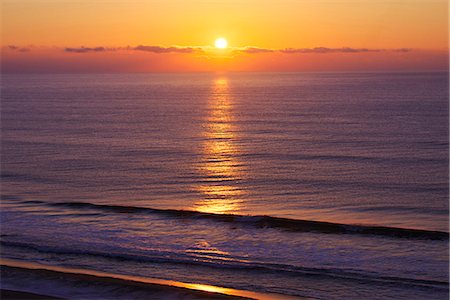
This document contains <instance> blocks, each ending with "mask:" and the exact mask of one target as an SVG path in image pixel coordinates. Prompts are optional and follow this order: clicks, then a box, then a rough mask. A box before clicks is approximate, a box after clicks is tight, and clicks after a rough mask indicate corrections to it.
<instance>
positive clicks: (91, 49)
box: [64, 47, 114, 53]
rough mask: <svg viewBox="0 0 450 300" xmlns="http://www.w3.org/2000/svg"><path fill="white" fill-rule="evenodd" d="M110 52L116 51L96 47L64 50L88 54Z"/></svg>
mask: <svg viewBox="0 0 450 300" xmlns="http://www.w3.org/2000/svg"><path fill="white" fill-rule="evenodd" d="M108 50H114V49H107V48H105V47H94V48H88V47H80V48H64V51H65V52H73V53H87V52H105V51H108Z"/></svg>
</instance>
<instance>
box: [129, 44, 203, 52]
mask: <svg viewBox="0 0 450 300" xmlns="http://www.w3.org/2000/svg"><path fill="white" fill-rule="evenodd" d="M131 49H133V50H137V51H145V52H152V53H194V52H201V51H202V50H201V48H200V47H178V46H171V47H161V46H144V45H139V46H137V47H134V48H131Z"/></svg>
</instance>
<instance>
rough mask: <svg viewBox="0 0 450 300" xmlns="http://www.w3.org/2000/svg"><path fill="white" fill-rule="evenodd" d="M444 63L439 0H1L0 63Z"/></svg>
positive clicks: (47, 67) (399, 66)
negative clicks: (222, 43) (218, 44)
mask: <svg viewBox="0 0 450 300" xmlns="http://www.w3.org/2000/svg"><path fill="white" fill-rule="evenodd" d="M219 37H224V38H225V39H226V40H227V41H228V47H227V48H226V49H216V48H215V47H214V41H215V40H216V39H217V38H219ZM447 68H448V7H447V1H445V0H395V1H393V0H389V1H388V0H327V1H325V0H319V1H306V0H279V1H278V0H259V1H257V0H246V1H238V0H228V1H225V0H189V1H188V0H173V1H163V0H155V1H150V0H148V1H144V0H130V1H125V0H98V1H88V0H77V1H74V0H20V1H19V0H4V1H2V69H3V71H4V72H152V71H158V72H159V71H169V72H179V71H347V70H358V71H365V70H377V71H382V70H400V71H401V70H444V69H447Z"/></svg>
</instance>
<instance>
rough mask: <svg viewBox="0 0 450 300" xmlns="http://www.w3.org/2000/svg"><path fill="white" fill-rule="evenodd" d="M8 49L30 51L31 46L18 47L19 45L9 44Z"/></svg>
mask: <svg viewBox="0 0 450 300" xmlns="http://www.w3.org/2000/svg"><path fill="white" fill-rule="evenodd" d="M8 49H9V50H13V51H19V52H28V51H30V48H25V47H18V46H15V45H8Z"/></svg>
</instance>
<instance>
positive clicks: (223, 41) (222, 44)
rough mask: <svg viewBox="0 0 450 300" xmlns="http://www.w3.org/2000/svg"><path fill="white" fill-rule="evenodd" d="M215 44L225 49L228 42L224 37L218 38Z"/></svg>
mask: <svg viewBox="0 0 450 300" xmlns="http://www.w3.org/2000/svg"><path fill="white" fill-rule="evenodd" d="M214 45H215V46H216V48H219V49H225V48H226V47H227V46H228V42H227V40H226V39H224V38H218V39H217V40H216V42H215V43H214Z"/></svg>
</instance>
